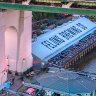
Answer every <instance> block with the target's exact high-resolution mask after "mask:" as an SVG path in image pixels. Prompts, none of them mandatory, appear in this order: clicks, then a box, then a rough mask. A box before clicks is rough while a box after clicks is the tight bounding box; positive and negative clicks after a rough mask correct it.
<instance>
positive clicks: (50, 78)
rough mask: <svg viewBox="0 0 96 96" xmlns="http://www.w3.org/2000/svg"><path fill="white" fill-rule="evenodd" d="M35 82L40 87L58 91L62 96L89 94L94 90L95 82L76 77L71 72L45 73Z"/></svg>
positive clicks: (79, 76)
mask: <svg viewBox="0 0 96 96" xmlns="http://www.w3.org/2000/svg"><path fill="white" fill-rule="evenodd" d="M62 74H63V75H62ZM72 78H73V79H72ZM37 81H38V82H39V83H40V86H43V87H44V88H48V89H50V90H53V91H54V90H57V91H58V92H59V91H60V93H62V94H64V93H67V94H79V93H90V92H92V91H94V90H95V89H96V81H93V80H91V79H90V78H88V77H85V76H81V75H77V74H76V73H74V72H72V71H62V72H57V73H46V74H44V75H42V76H41V77H39V78H37Z"/></svg>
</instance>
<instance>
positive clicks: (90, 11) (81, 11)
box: [0, 3, 96, 16]
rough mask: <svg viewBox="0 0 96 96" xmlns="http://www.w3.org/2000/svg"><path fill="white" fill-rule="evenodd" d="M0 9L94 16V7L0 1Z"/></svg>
mask: <svg viewBox="0 0 96 96" xmlns="http://www.w3.org/2000/svg"><path fill="white" fill-rule="evenodd" d="M0 8H2V9H16V10H29V11H38V12H51V13H68V14H81V15H94V16H96V10H95V9H78V8H74V9H73V8H58V7H50V6H39V5H38V6H36V5H21V4H12V3H11V4H9V3H0Z"/></svg>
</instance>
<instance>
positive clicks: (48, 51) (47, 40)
mask: <svg viewBox="0 0 96 96" xmlns="http://www.w3.org/2000/svg"><path fill="white" fill-rule="evenodd" d="M78 24H81V25H82V26H85V27H86V29H82V28H81V27H80V26H78ZM73 27H74V28H76V29H74V28H73ZM72 28H73V29H74V30H73V29H72ZM94 30H96V24H95V23H93V22H92V21H90V20H88V19H87V18H85V17H82V18H79V19H77V20H76V21H73V22H72V23H69V24H68V25H66V26H63V25H62V26H60V27H57V28H55V29H53V30H52V31H50V32H48V33H45V34H44V35H41V36H40V37H38V38H37V41H36V42H34V43H32V53H33V54H34V55H36V56H38V57H39V58H41V59H42V60H44V61H47V60H48V59H50V58H52V57H54V56H55V55H57V54H58V53H60V52H61V51H63V50H65V49H66V48H68V47H69V46H71V45H72V44H74V43H76V42H77V41H79V40H80V39H82V38H84V37H85V36H87V35H88V34H90V33H92V32H93V31H94ZM72 32H73V33H72ZM54 46H55V47H54Z"/></svg>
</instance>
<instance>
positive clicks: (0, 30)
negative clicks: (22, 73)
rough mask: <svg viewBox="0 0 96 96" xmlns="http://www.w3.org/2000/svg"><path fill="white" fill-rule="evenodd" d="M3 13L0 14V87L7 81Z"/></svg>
mask: <svg viewBox="0 0 96 96" xmlns="http://www.w3.org/2000/svg"><path fill="white" fill-rule="evenodd" d="M3 15H4V14H3V12H0V85H1V84H3V82H5V81H6V80H7V72H6V64H5V23H4V16H3Z"/></svg>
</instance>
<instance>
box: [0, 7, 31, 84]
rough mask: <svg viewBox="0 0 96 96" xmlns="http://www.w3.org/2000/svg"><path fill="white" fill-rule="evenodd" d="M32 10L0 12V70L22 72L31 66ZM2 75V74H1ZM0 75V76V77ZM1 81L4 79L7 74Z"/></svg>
mask: <svg viewBox="0 0 96 96" xmlns="http://www.w3.org/2000/svg"><path fill="white" fill-rule="evenodd" d="M31 38H32V11H24V10H11V9H6V10H5V11H1V12H0V72H1V73H2V72H3V73H2V74H5V73H4V72H6V69H8V70H11V71H14V72H24V71H26V70H27V69H28V68H30V67H32V61H33V58H32V55H31V51H32V48H31V47H32V44H31ZM1 77H2V76H1ZM1 77H0V78H1ZM4 78H5V79H4V80H3V81H2V82H4V81H6V79H7V75H6V76H5V77H4Z"/></svg>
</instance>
